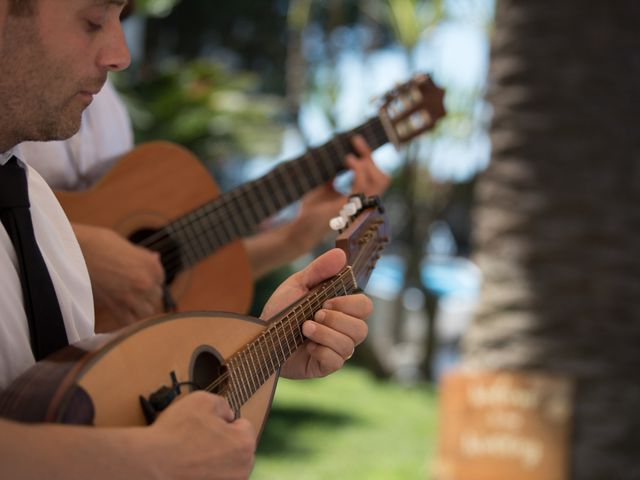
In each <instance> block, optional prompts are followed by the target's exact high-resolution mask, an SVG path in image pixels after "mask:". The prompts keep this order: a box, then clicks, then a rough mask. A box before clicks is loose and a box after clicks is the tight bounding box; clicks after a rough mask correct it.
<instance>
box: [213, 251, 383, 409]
mask: <svg viewBox="0 0 640 480" xmlns="http://www.w3.org/2000/svg"><path fill="white" fill-rule="evenodd" d="M377 249H378V245H377V244H375V243H374V242H370V241H369V242H368V243H367V245H366V247H365V248H363V249H361V250H360V251H359V252H358V253H357V254H356V256H355V260H354V261H353V265H352V269H353V270H356V271H357V270H358V265H359V264H360V262H362V261H365V262H366V261H368V260H369V259H370V258H371V257H372V256H373V255H372V251H376V250H377ZM360 268H362V267H360ZM345 276H346V277H347V278H349V280H350V282H349V284H348V287H347V285H345V283H344V281H343V277H345ZM352 279H353V277H352V275H351V273H350V272H349V270H348V269H346V268H345V269H344V270H342V271H341V272H339V273H338V274H337V275H336V276H335V277H334V278H333V279H331V280H330V283H329V284H328V285H326V286H325V288H324V289H323V290H322V291H320V292H318V295H317V297H316V298H314V299H313V300H310V301H306V302H303V304H301V309H302V313H303V315H304V317H303V318H304V320H305V321H306V320H307V319H308V318H311V317H312V316H313V315H314V314H315V312H317V311H318V310H319V309H320V308H321V306H322V304H324V302H325V301H326V300H327V299H329V298H334V297H336V296H338V295H337V292H338V291H339V289H340V287H341V289H342V290H343V291H344V292H345V293H344V294H345V295H347V294H349V293H353V291H355V289H356V288H357V287H358V286H357V285H355V284H353V282H352ZM347 288H348V289H349V290H348V292H347ZM328 290H331V292H330V293H331V295H327V296H325V297H323V299H322V300H321V301H318V297H320V294H322V293H325V294H326V293H327V291H328ZM307 307H309V311H310V314H309V315H307V314H306V310H307ZM296 308H297V307H296ZM291 315H293V318H290V317H291ZM291 320H296V321H297V322H298V323H299V322H300V318H299V317H297V316H296V315H295V309H294V311H293V312H292V313H291V314H289V315H286V316H285V317H284V318H283V319H281V320H279V321H278V322H277V323H275V324H274V325H273V326H270V327H269V328H267V329H266V330H265V331H264V332H262V333H261V334H260V335H259V336H258V337H257V338H256V339H255V340H254V341H252V342H251V343H250V344H249V345H248V347H247V348H245V349H244V350H241V351H239V352H237V353H236V354H234V355H233V356H232V357H230V358H229V360H228V361H227V362H225V363H226V365H227V366H229V367H230V368H232V365H231V364H232V363H233V362H235V361H236V359H237V357H242V356H243V355H244V352H245V350H247V349H248V348H250V347H251V345H254V344H256V343H259V342H261V341H262V340H263V339H265V338H266V337H267V336H268V335H269V334H270V333H272V332H273V331H275V334H276V336H277V329H278V328H279V327H280V326H282V330H283V332H284V329H285V326H284V324H285V323H289V324H290V323H291ZM290 326H291V325H290ZM300 326H301V324H300V323H299V324H298V325H296V332H295V333H294V338H293V342H291V337H289V336H286V335H285V338H284V341H285V342H286V346H287V349H288V350H289V352H290V354H293V352H294V351H295V350H297V349H298V348H299V347H300V346H301V345H302V344H303V343H304V341H306V339H305V338H304V337H303V335H302V332H301V329H300ZM298 332H299V335H300V337H301V338H302V341H301V342H299V343H298V342H297V341H296V338H297V336H298ZM277 338H279V339H280V340H282V338H280V337H277ZM280 343H281V342H280ZM274 346H275V344H274ZM292 347H294V348H292ZM268 353H269V360H270V361H271V364H272V366H273V367H275V365H274V362H273V355H272V354H273V350H272V351H270V352H268ZM276 359H277V360H279V357H278V355H277V352H276ZM287 359H288V357H287V358H283V359H282V362H281V363H280V362H278V367H277V368H279V367H280V366H281V365H282V364H283V363H284V362H285V361H286V360H287ZM263 360H266V357H264V356H263ZM263 366H264V367H267V368H268V364H267V363H266V362H263V363H260V364H259V365H255V367H256V370H254V371H253V372H252V375H251V376H250V377H246V376H245V384H246V383H247V382H248V381H251V382H252V383H254V382H255V383H256V384H257V385H258V388H259V387H260V386H261V385H263V384H264V382H265V381H266V380H267V379H268V378H269V377H270V376H271V375H273V373H275V370H274V371H273V372H271V373H269V370H267V371H266V372H265V371H264V368H263ZM277 368H276V369H277ZM257 369H259V371H258V370H257ZM229 377H230V373H228V371H227V372H225V373H223V374H221V375H220V376H219V377H218V378H217V379H216V380H215V381H214V382H212V383H211V384H210V385H208V386H207V387H206V388H205V389H204V390H206V391H209V392H213V391H215V390H216V389H217V388H218V387H220V386H221V385H222V384H224V383H227V386H228V387H229V383H228V382H229ZM260 379H262V380H260ZM240 387H242V386H240ZM255 391H257V389H255V390H254V392H255ZM249 397H250V396H249ZM249 397H247V398H249Z"/></svg>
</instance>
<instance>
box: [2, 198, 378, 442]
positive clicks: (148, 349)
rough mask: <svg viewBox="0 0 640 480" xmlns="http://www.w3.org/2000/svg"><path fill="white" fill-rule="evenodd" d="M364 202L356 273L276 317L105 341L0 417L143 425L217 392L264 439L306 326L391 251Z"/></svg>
mask: <svg viewBox="0 0 640 480" xmlns="http://www.w3.org/2000/svg"><path fill="white" fill-rule="evenodd" d="M362 203H364V205H363V206H362V207H361V208H360V211H359V212H355V215H351V214H349V219H350V223H349V224H348V225H346V227H345V228H344V230H343V231H342V233H341V234H340V235H339V236H338V238H337V241H336V246H337V247H338V248H341V249H343V250H344V251H345V252H346V256H347V265H346V266H345V267H344V268H343V269H342V270H341V271H340V272H339V273H338V274H337V275H336V276H334V277H333V278H330V279H328V280H326V281H324V282H322V283H321V284H319V285H318V286H316V287H315V288H314V289H312V290H311V291H310V292H309V293H308V294H307V295H305V296H304V297H302V298H301V299H299V300H298V301H296V302H295V303H293V304H292V305H290V306H289V307H288V308H286V309H284V310H283V311H281V312H280V313H278V314H277V315H275V316H274V317H273V318H271V319H269V320H267V321H266V322H264V321H262V320H259V319H256V318H252V317H248V316H242V315H238V314H232V313H224V312H211V313H176V314H169V315H164V316H160V317H157V318H151V319H148V320H144V321H142V322H139V323H137V324H134V325H130V326H129V327H126V328H125V329H122V330H120V331H118V332H115V333H110V334H102V335H98V336H96V337H94V338H93V339H90V340H88V341H84V342H80V343H77V344H75V345H72V346H69V347H66V348H64V349H62V350H61V351H59V352H56V353H55V354H54V355H52V356H50V357H48V358H46V359H44V360H42V361H40V362H38V363H37V364H36V365H34V366H33V367H32V368H31V369H29V370H27V372H25V373H24V374H23V375H21V376H20V377H18V378H17V379H16V380H15V381H14V382H13V383H12V384H11V385H10V386H9V388H8V389H7V390H6V391H5V392H3V395H2V396H1V397H0V415H1V416H3V417H6V418H11V419H14V420H18V421H26V422H55V423H65V424H83V425H94V426H133V425H144V424H148V423H150V422H152V421H153V420H154V418H155V416H156V414H157V413H158V412H159V411H162V410H163V409H164V408H166V407H167V406H168V405H169V404H170V403H171V402H172V401H174V400H175V399H176V398H178V397H179V396H180V395H186V394H188V393H189V392H191V391H193V390H208V391H211V392H215V393H217V394H219V395H222V396H223V397H225V398H226V399H227V400H228V402H229V404H230V405H231V407H232V408H233V410H234V411H235V412H236V416H242V417H244V418H247V419H248V420H249V421H250V422H251V423H252V424H253V426H254V427H255V429H256V432H261V431H262V428H263V426H264V424H265V421H266V418H267V415H268V412H269V409H270V406H271V401H272V398H273V394H274V391H275V386H276V382H277V378H278V373H279V370H280V367H281V366H282V365H283V364H284V363H285V361H286V360H287V359H288V358H289V357H290V356H291V355H292V354H293V353H294V352H295V351H296V350H297V349H298V348H299V347H300V346H301V345H302V344H303V343H305V338H304V337H303V335H302V324H303V323H304V321H305V320H306V319H309V318H312V317H313V315H314V313H315V312H317V311H318V310H319V309H320V308H321V306H322V304H323V303H324V302H325V301H326V300H328V299H330V298H333V297H336V296H341V295H347V294H351V293H354V292H357V291H360V290H361V289H363V288H364V286H365V285H366V283H367V281H368V279H369V275H370V273H371V271H372V269H373V267H374V265H375V262H376V260H377V258H378V257H379V255H380V251H381V250H382V248H383V247H384V245H385V244H386V243H387V242H388V236H389V233H388V225H387V219H386V216H385V214H384V210H383V208H382V206H381V204H380V202H379V200H378V199H377V198H375V197H374V198H373V199H364V201H363V202H362ZM354 210H357V209H356V208H354ZM351 213H354V212H351Z"/></svg>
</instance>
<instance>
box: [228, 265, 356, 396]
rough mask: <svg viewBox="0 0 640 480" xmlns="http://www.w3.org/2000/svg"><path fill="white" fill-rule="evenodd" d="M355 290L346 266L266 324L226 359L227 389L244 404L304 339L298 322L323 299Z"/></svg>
mask: <svg viewBox="0 0 640 480" xmlns="http://www.w3.org/2000/svg"><path fill="white" fill-rule="evenodd" d="M356 289H357V285H356V284H355V280H354V276H353V273H352V272H351V268H350V267H346V268H345V269H343V270H342V271H341V272H340V273H339V274H338V275H337V276H336V277H334V278H333V279H331V280H329V281H327V282H325V283H323V284H321V285H320V286H319V287H316V289H314V290H312V291H311V292H310V293H309V294H307V296H305V297H304V298H302V299H301V300H299V302H298V303H297V304H295V305H294V306H292V307H290V309H289V312H288V313H287V314H286V315H284V316H283V317H282V318H276V319H273V320H271V321H270V325H269V326H268V327H267V329H266V330H265V331H263V332H262V333H261V334H260V335H259V336H258V337H257V338H256V339H255V340H254V341H253V342H251V343H250V344H248V345H247V346H246V347H245V348H244V349H243V350H241V351H239V352H237V353H236V354H235V355H234V356H233V357H231V358H230V359H229V361H228V362H227V365H228V366H229V368H230V369H231V370H233V373H232V375H231V379H232V381H231V385H230V388H232V389H234V390H235V393H234V395H235V398H237V400H238V401H239V402H240V404H241V405H242V404H244V402H246V401H247V400H248V399H249V398H251V397H252V396H253V394H254V393H255V392H256V391H258V389H259V388H260V387H261V386H262V385H263V384H264V383H265V382H266V381H267V380H268V379H269V378H270V377H271V376H272V375H273V374H275V373H276V372H277V371H278V370H279V369H280V367H281V366H282V365H283V364H284V363H285V362H286V361H287V360H288V359H289V358H290V357H291V355H293V353H294V352H296V351H297V349H298V348H300V346H301V345H302V344H304V342H305V341H306V338H305V337H304V335H303V334H302V324H303V323H304V322H305V321H306V320H308V319H312V318H313V316H314V315H315V313H316V312H317V311H318V310H320V309H321V308H322V305H323V304H324V302H326V301H327V300H329V299H330V298H334V297H336V296H339V295H348V294H350V293H352V292H354V291H355V290H356Z"/></svg>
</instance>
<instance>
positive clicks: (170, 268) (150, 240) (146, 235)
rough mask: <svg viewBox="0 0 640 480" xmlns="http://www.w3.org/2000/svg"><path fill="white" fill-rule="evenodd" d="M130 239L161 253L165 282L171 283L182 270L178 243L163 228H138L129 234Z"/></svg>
mask: <svg viewBox="0 0 640 480" xmlns="http://www.w3.org/2000/svg"><path fill="white" fill-rule="evenodd" d="M129 240H130V241H131V242H132V243H135V244H136V245H139V246H141V247H145V248H148V249H150V250H153V251H154V252H158V253H159V254H160V259H161V262H162V266H163V267H164V274H165V279H166V280H165V282H166V284H167V285H171V283H172V282H173V280H174V279H175V278H176V275H177V274H178V273H180V272H181V271H182V268H183V265H182V258H181V254H180V247H179V245H178V243H177V242H176V241H175V240H174V239H172V238H171V237H170V236H169V235H168V234H167V233H166V232H164V231H163V230H162V229H159V230H153V229H150V228H147V229H142V230H137V231H135V232H133V233H132V234H131V235H129Z"/></svg>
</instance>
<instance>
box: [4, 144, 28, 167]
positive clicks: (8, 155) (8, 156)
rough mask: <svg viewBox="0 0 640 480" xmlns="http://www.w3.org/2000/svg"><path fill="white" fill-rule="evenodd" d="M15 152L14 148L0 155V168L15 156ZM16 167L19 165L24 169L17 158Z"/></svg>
mask: <svg viewBox="0 0 640 480" xmlns="http://www.w3.org/2000/svg"><path fill="white" fill-rule="evenodd" d="M15 150H16V147H14V148H11V149H9V150H7V151H6V152H2V153H0V166H3V165H4V164H5V163H7V162H8V161H9V160H10V159H11V157H13V156H14V155H15V154H16V153H15ZM18 165H20V166H21V167H22V168H25V165H24V163H23V162H22V160H20V159H19V158H18Z"/></svg>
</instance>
